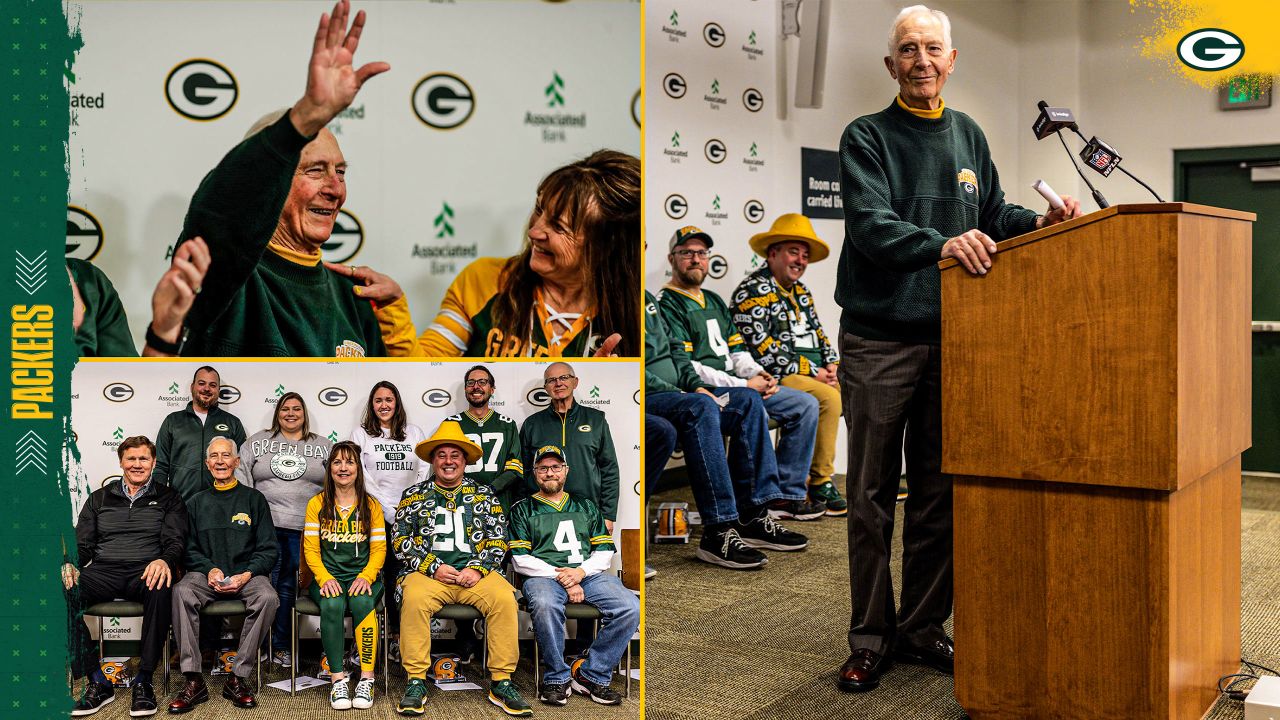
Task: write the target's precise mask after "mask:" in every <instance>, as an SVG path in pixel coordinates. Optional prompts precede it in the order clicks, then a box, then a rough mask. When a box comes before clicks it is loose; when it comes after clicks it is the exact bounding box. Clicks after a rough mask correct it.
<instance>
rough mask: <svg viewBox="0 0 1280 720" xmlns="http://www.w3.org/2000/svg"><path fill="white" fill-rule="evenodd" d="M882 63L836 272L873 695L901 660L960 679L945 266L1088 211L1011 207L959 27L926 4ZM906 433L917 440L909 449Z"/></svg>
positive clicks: (863, 683)
mask: <svg viewBox="0 0 1280 720" xmlns="http://www.w3.org/2000/svg"><path fill="white" fill-rule="evenodd" d="M889 37H890V40H889V48H888V49H889V54H888V56H887V57H885V59H884V64H885V67H886V68H887V69H888V71H889V75H890V77H892V78H893V79H894V80H896V81H897V82H898V88H899V90H898V96H897V97H896V98H894V100H893V102H891V103H890V104H889V107H887V108H885V109H884V110H881V111H880V112H878V113H875V114H874V115H867V116H864V117H860V118H858V119H856V120H854V121H853V122H852V123H850V124H849V126H848V127H847V128H845V131H844V136H843V137H842V138H841V141H840V189H841V193H842V196H843V197H842V199H843V203H844V219H845V237H844V246H843V248H842V250H841V253H840V265H839V268H838V271H837V274H836V301H837V302H838V303H839V304H840V306H841V308H843V311H842V313H841V316H840V330H841V340H840V350H841V360H840V369H839V378H840V392H841V395H842V398H843V401H844V417H845V423H846V424H847V426H848V430H849V474H848V476H847V483H848V484H847V494H848V499H849V505H850V507H849V584H850V592H851V595H852V605H853V612H852V618H851V621H850V628H849V649H850V650H851V651H852V655H851V656H850V657H849V659H848V661H847V662H846V663H845V664H844V667H843V668H841V671H840V679H839V686H840V688H841V689H843V690H847V691H850V692H862V691H866V690H872V689H874V688H875V687H876V686H877V685H879V682H880V677H881V675H882V674H883V673H884V672H885V671H887V670H888V669H889V667H890V664H891V662H892V660H893V659H897V660H899V661H903V662H910V663H919V664H924V665H928V666H930V667H933V668H935V669H937V670H940V671H942V672H947V673H950V672H951V671H952V667H953V654H954V651H953V649H952V645H951V640H950V638H948V637H947V634H946V631H945V630H943V622H944V621H946V619H947V617H948V616H949V615H950V614H951V601H952V590H951V576H952V564H951V507H952V499H951V481H950V479H949V478H948V477H947V476H945V475H943V474H942V419H941V405H942V387H941V385H942V381H941V374H940V367H941V359H940V357H939V351H940V343H941V332H942V331H941V319H940V318H941V298H940V279H939V275H938V268H937V263H938V261H939V260H941V259H942V258H949V257H954V258H955V259H956V260H957V261H958V262H959V263H960V264H961V265H963V266H964V268H965V269H966V270H968V271H969V272H971V273H973V274H975V275H983V274H985V273H986V272H987V270H988V269H989V268H990V267H991V264H992V263H993V262H994V261H995V257H994V256H995V252H996V244H995V240H998V239H1004V238H1009V237H1013V236H1015V235H1021V234H1022V233H1026V232H1030V231H1032V230H1035V229H1037V228H1040V227H1043V226H1045V225H1051V224H1053V223H1057V222H1062V221H1063V220H1067V219H1069V218H1071V217H1074V216H1076V215H1078V214H1079V207H1080V206H1079V203H1078V202H1077V201H1076V200H1074V199H1072V198H1070V197H1067V196H1063V198H1062V199H1063V201H1064V207H1061V208H1058V209H1050V210H1049V211H1048V212H1046V213H1045V214H1044V215H1042V216H1038V215H1036V213H1035V212H1033V211H1031V210H1027V209H1026V208H1022V207H1019V206H1017V205H1013V204H1011V203H1006V202H1005V201H1004V193H1003V192H1002V191H1001V190H1000V180H999V177H998V175H997V174H996V168H995V164H994V163H993V162H992V161H991V153H990V151H989V150H988V148H987V141H986V138H985V137H984V136H983V134H982V130H980V129H979V128H978V126H977V124H976V123H975V122H974V121H973V119H972V118H970V117H969V116H968V115H965V114H964V113H961V112H957V111H955V110H953V109H951V108H948V107H945V105H944V104H943V102H942V86H943V85H944V84H945V83H946V80H947V77H948V76H949V75H950V74H951V71H952V70H953V69H954V68H955V61H956V50H955V48H953V47H952V46H951V23H950V21H949V20H948V19H947V16H946V15H945V14H944V13H941V12H938V11H935V10H930V9H929V8H927V7H924V6H923V5H916V6H912V7H909V8H906V9H904V10H902V11H901V12H900V13H899V14H898V17H897V18H896V19H895V21H894V23H893V25H892V28H891V32H890V36H889ZM904 432H905V448H904V443H903V439H904ZM900 452H905V454H906V461H907V483H908V485H909V487H910V492H911V494H910V499H909V500H908V501H907V506H906V516H905V527H904V528H903V558H902V568H903V570H902V600H901V604H900V605H901V606H900V609H899V610H898V611H897V612H896V613H895V610H894V598H893V595H894V593H893V584H892V578H891V577H890V574H889V556H890V550H891V547H890V544H891V541H892V538H893V522H894V508H893V505H894V499H895V495H896V489H897V486H898V477H899V471H900V467H901V461H900V459H899V458H900V455H899V453H900Z"/></svg>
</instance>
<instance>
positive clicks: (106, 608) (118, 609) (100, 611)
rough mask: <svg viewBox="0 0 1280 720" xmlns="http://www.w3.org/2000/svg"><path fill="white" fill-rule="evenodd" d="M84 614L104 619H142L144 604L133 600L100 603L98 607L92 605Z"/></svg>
mask: <svg viewBox="0 0 1280 720" xmlns="http://www.w3.org/2000/svg"><path fill="white" fill-rule="evenodd" d="M84 614H85V615H93V616H102V617H142V603H140V602H133V601H132V600H112V601H110V602H100V603H98V604H97V605H90V606H89V607H88V608H86V609H85V611H84Z"/></svg>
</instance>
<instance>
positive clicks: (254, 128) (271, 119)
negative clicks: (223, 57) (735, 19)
mask: <svg viewBox="0 0 1280 720" xmlns="http://www.w3.org/2000/svg"><path fill="white" fill-rule="evenodd" d="M890 42H893V41H892V40H890ZM287 112H289V108H280V109H279V110H272V111H271V112H269V113H267V114H266V115H263V116H262V117H260V118H258V119H257V121H256V122H254V123H253V124H252V125H250V126H249V131H248V132H246V133H245V134H244V138H242V139H244V140H248V139H249V138H251V137H253V136H254V135H257V134H258V133H260V132H262V131H263V130H265V129H266V128H267V127H268V126H270V125H274V124H275V122H276V121H277V120H279V119H280V118H282V117H284V114H285V113H287Z"/></svg>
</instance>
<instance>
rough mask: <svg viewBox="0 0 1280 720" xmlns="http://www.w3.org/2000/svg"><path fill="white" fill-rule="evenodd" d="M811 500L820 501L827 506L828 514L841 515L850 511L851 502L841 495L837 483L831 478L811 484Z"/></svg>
mask: <svg viewBox="0 0 1280 720" xmlns="http://www.w3.org/2000/svg"><path fill="white" fill-rule="evenodd" d="M809 500H810V501H812V502H816V503H820V504H821V505H823V506H824V507H826V508H827V515H831V516H834V517H839V516H841V515H847V514H848V513H849V502H848V501H847V500H845V499H844V498H842V497H840V491H839V490H836V486H835V483H833V482H831V481H830V480H828V481H826V482H824V483H820V484H818V485H810V486H809Z"/></svg>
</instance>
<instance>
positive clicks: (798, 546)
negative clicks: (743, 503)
mask: <svg viewBox="0 0 1280 720" xmlns="http://www.w3.org/2000/svg"><path fill="white" fill-rule="evenodd" d="M738 535H739V536H741V537H742V544H744V545H746V546H747V547H750V548H764V549H765V550H783V551H786V552H791V551H794V550H803V549H805V548H807V547H809V538H807V537H805V536H804V535H801V534H800V533H798V532H791V531H790V530H788V529H786V528H784V527H782V526H781V525H779V524H778V523H777V522H776V521H774V519H773V518H771V517H769V513H767V512H763V511H762V512H760V514H759V515H756V516H755V517H747V516H746V515H741V516H739V518H738Z"/></svg>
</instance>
